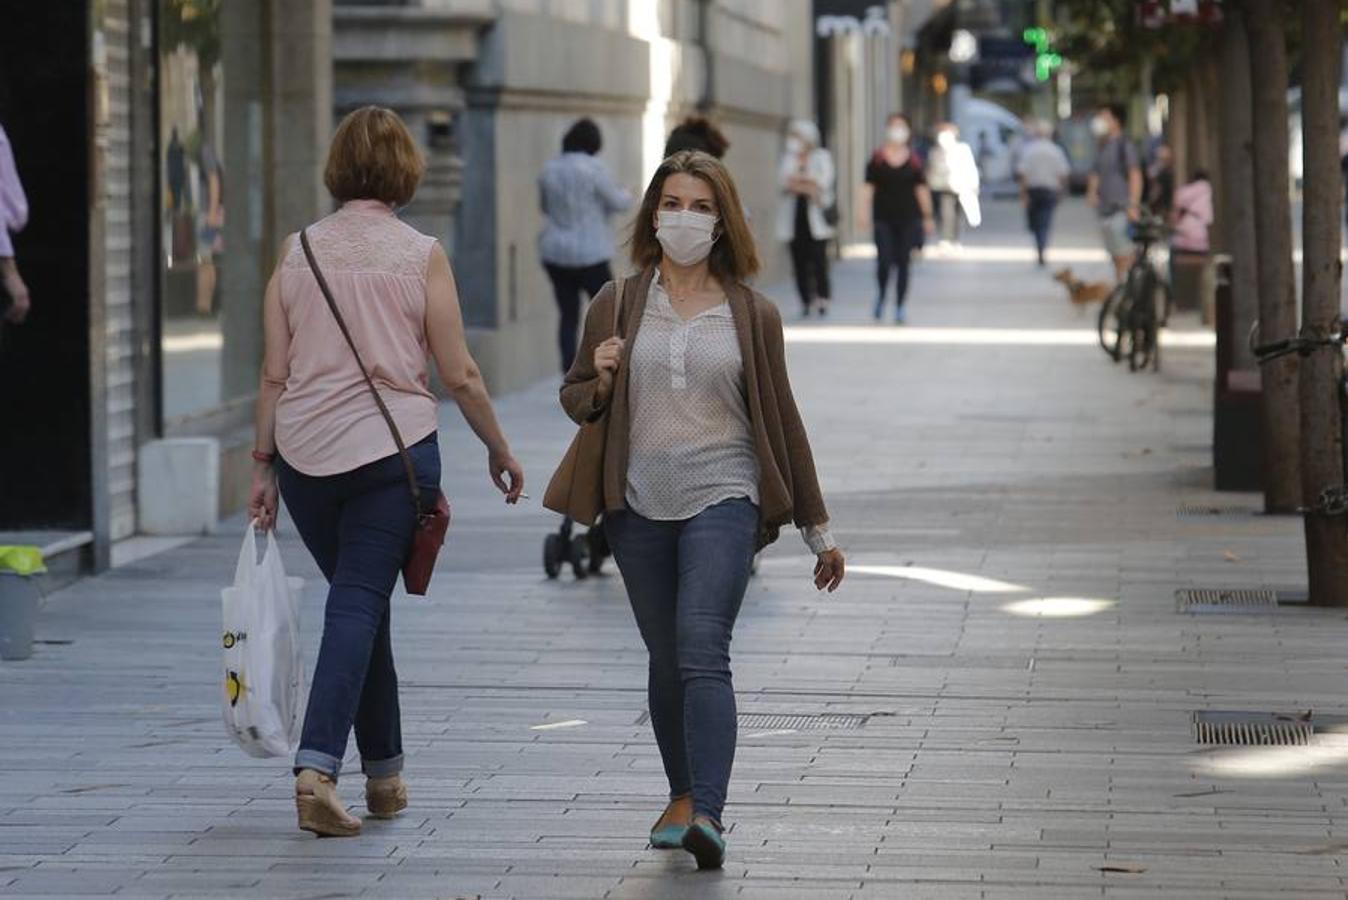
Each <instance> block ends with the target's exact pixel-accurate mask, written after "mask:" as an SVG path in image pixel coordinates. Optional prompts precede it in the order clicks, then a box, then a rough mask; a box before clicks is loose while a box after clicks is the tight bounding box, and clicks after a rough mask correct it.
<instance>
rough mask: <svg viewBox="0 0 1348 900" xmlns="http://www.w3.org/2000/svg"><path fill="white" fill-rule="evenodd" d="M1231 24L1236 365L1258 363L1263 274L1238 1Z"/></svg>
mask: <svg viewBox="0 0 1348 900" xmlns="http://www.w3.org/2000/svg"><path fill="white" fill-rule="evenodd" d="M1223 14H1224V16H1225V25H1224V26H1223V30H1222V49H1221V101H1222V102H1221V107H1222V115H1221V142H1220V143H1221V158H1222V188H1223V193H1222V199H1223V200H1224V201H1225V202H1223V203H1222V218H1221V219H1220V220H1218V224H1219V225H1220V226H1221V229H1222V233H1223V236H1224V238H1225V240H1224V241H1223V248H1224V249H1225V251H1226V252H1227V253H1229V254H1230V255H1231V301H1232V306H1233V307H1234V309H1233V310H1232V312H1233V315H1232V317H1231V321H1232V322H1233V323H1234V324H1233V331H1234V333H1233V334H1227V335H1222V336H1220V337H1219V340H1227V341H1230V342H1231V349H1232V354H1231V360H1232V365H1233V366H1234V367H1235V368H1237V369H1252V368H1254V366H1255V362H1254V354H1253V353H1251V352H1250V348H1249V341H1248V340H1247V339H1246V338H1247V336H1248V334H1249V331H1250V327H1251V326H1252V325H1253V324H1254V322H1255V319H1256V317H1257V312H1258V308H1259V304H1258V297H1257V294H1256V290H1257V282H1258V279H1259V271H1258V266H1257V265H1256V263H1255V253H1256V248H1257V243H1256V236H1255V232H1254V153H1253V149H1252V143H1253V139H1254V122H1253V119H1252V117H1251V109H1250V43H1249V38H1248V36H1247V34H1246V30H1245V16H1244V14H1243V13H1242V12H1241V9H1240V7H1238V6H1227V7H1226V8H1225V9H1224V10H1223Z"/></svg>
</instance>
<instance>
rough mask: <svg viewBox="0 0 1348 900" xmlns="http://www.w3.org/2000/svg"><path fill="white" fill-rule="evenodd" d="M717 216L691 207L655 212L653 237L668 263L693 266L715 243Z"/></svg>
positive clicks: (709, 251)
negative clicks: (693, 209) (699, 211)
mask: <svg viewBox="0 0 1348 900" xmlns="http://www.w3.org/2000/svg"><path fill="white" fill-rule="evenodd" d="M716 221H717V220H716V217H715V216H709V215H706V214H705V213H697V212H693V211H692V210H690V209H678V210H674V209H662V210H660V211H659V212H657V213H656V214H655V222H656V228H655V238H656V240H658V241H659V242H660V246H661V248H663V249H664V251H665V255H666V256H668V257H669V259H670V262H673V263H676V264H677V265H680V266H695V265H697V264H698V263H700V262H702V260H704V259H706V258H707V257H708V256H709V255H710V254H711V248H712V245H713V244H715V243H716V237H715V232H716Z"/></svg>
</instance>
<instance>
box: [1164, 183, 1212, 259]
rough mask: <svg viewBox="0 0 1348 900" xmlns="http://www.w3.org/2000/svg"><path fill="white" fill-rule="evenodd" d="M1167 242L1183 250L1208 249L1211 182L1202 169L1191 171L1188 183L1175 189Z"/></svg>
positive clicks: (1196, 250)
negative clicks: (1169, 235) (1192, 172)
mask: <svg viewBox="0 0 1348 900" xmlns="http://www.w3.org/2000/svg"><path fill="white" fill-rule="evenodd" d="M1170 227H1171V229H1172V232H1171V237H1170V246H1171V247H1172V248H1173V249H1175V250H1182V251H1184V252H1186V253H1207V252H1208V250H1209V242H1208V229H1209V228H1210V227H1212V184H1211V183H1210V182H1209V181H1208V175H1207V173H1206V172H1204V171H1201V170H1200V171H1198V172H1195V173H1194V177H1193V178H1192V179H1191V180H1190V181H1189V183H1188V184H1186V185H1184V186H1183V187H1181V188H1179V189H1178V190H1176V191H1175V199H1174V203H1173V205H1172V206H1171V208H1170Z"/></svg>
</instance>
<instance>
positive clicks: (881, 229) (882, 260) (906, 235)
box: [871, 221, 922, 319]
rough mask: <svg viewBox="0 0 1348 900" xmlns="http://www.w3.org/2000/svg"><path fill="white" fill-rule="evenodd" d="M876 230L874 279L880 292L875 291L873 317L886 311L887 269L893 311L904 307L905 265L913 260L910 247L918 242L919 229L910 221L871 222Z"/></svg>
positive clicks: (915, 246) (906, 271)
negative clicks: (892, 274) (891, 290)
mask: <svg viewBox="0 0 1348 900" xmlns="http://www.w3.org/2000/svg"><path fill="white" fill-rule="evenodd" d="M871 228H872V230H873V231H874V233H875V280H876V283H877V285H878V287H879V292H878V293H877V294H876V295H875V317H876V318H877V319H878V318H880V316H881V315H882V314H883V313H884V311H885V292H886V291H887V289H888V288H889V273H890V272H891V271H893V272H894V312H895V314H898V313H899V312H900V311H901V310H902V309H903V302H904V300H906V299H907V298H908V269H909V267H910V266H911V264H912V257H913V251H914V250H916V249H917V248H918V246H919V242H918V236H919V235H920V234H921V233H922V229H921V227H920V226H919V225H917V224H916V223H913V222H878V221H877V222H874V223H873V224H872V226H871Z"/></svg>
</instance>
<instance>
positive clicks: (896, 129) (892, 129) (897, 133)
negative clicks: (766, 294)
mask: <svg viewBox="0 0 1348 900" xmlns="http://www.w3.org/2000/svg"><path fill="white" fill-rule="evenodd" d="M909 134H910V132H909V131H908V126H907V125H905V124H903V123H902V122H899V123H897V124H894V125H891V126H889V130H888V131H886V132H885V136H886V137H888V138H889V139H890V140H891V141H893V142H894V143H896V144H906V143H908V137H909Z"/></svg>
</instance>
